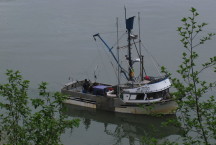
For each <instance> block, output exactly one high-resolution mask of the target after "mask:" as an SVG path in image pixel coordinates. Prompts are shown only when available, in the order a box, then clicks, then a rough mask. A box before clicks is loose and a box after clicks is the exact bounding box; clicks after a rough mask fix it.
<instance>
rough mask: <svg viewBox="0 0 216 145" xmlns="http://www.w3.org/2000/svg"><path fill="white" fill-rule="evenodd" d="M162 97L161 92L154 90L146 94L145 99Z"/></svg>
mask: <svg viewBox="0 0 216 145" xmlns="http://www.w3.org/2000/svg"><path fill="white" fill-rule="evenodd" d="M161 97H163V93H162V92H156V93H149V94H147V99H149V100H152V99H157V98H161Z"/></svg>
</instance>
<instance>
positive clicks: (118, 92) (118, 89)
mask: <svg viewBox="0 0 216 145" xmlns="http://www.w3.org/2000/svg"><path fill="white" fill-rule="evenodd" d="M116 27H117V60H118V85H117V96H118V97H120V95H119V94H120V88H119V85H120V67H119V39H118V37H119V36H118V35H119V34H118V17H117V18H116Z"/></svg>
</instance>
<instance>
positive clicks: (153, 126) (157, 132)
mask: <svg viewBox="0 0 216 145" xmlns="http://www.w3.org/2000/svg"><path fill="white" fill-rule="evenodd" d="M66 107H67V110H68V111H67V114H68V115H70V116H72V117H78V118H80V119H81V123H82V124H83V125H84V126H85V129H86V130H88V129H89V127H90V126H91V123H92V121H95V122H99V123H103V124H104V125H103V126H104V132H105V133H106V134H107V135H109V136H112V137H114V139H115V143H114V144H116V145H118V144H120V143H121V142H122V141H123V140H124V139H125V138H126V139H128V141H129V144H130V145H133V144H136V142H139V143H141V140H142V137H143V136H150V137H156V138H158V139H160V138H164V137H167V136H169V135H173V134H179V133H180V129H178V128H176V127H174V126H168V127H164V126H162V125H161V123H162V122H164V121H166V120H167V119H171V118H175V116H174V115H169V116H162V117H156V116H143V115H131V114H121V113H113V112H107V111H101V110H93V109H88V108H83V107H78V106H74V105H68V104H67V105H66Z"/></svg>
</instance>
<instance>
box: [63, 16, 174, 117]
mask: <svg viewBox="0 0 216 145" xmlns="http://www.w3.org/2000/svg"><path fill="white" fill-rule="evenodd" d="M134 18H135V16H133V17H130V18H126V13H125V23H126V33H127V50H128V52H127V55H125V60H126V61H127V62H128V68H127V69H125V67H123V66H122V64H121V63H120V60H119V49H120V47H119V42H118V41H119V39H118V28H117V56H116V55H115V54H114V53H113V48H111V47H109V45H108V44H107V43H106V42H105V40H104V39H103V38H102V37H101V35H100V34H99V33H97V34H95V35H93V37H94V39H95V40H97V38H98V39H99V40H100V41H101V42H102V43H103V44H104V45H105V46H106V48H107V49H108V51H109V52H110V54H111V56H112V57H113V60H114V61H115V62H116V64H117V67H118V78H117V79H118V83H117V84H115V85H111V84H106V83H101V82H97V81H90V80H87V79H84V80H80V81H71V82H69V83H67V84H65V86H64V87H63V88H62V89H61V91H62V93H63V94H67V95H68V96H69V97H68V99H67V100H66V101H65V103H67V104H73V105H77V106H82V107H88V108H94V109H99V110H107V111H113V112H119V113H130V114H174V113H175V111H176V109H177V107H178V105H177V103H176V101H175V99H174V98H173V97H172V96H171V95H170V92H169V89H170V87H171V82H170V80H169V78H168V76H166V75H165V76H156V77H153V76H151V75H146V74H145V76H144V67H143V66H144V65H143V62H144V61H143V55H142V54H141V48H140V47H139V48H140V51H137V53H138V58H136V59H132V52H131V50H132V46H133V45H136V43H135V41H134V40H135V39H139V41H138V43H139V46H141V45H140V43H141V40H140V32H139V36H138V35H134V34H133V33H132V29H133V23H134ZM138 18H139V14H138ZM138 20H139V19H138ZM139 26H140V25H139ZM135 63H139V64H140V74H139V77H136V76H135V75H134V64H135ZM120 75H123V76H124V77H125V79H126V82H125V83H121V82H120V79H119V77H120Z"/></svg>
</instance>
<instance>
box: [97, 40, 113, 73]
mask: <svg viewBox="0 0 216 145" xmlns="http://www.w3.org/2000/svg"><path fill="white" fill-rule="evenodd" d="M96 45H97V43H96ZM97 48H98V49H99V47H98V45H97ZM103 49H105V48H104V47H103ZM106 50H107V49H105V52H106V53H105V54H106V56H107V57H108V59H109V63H110V64H111V66H112V67H113V70H114V73H115V75H116V77H117V73H116V69H115V67H114V65H113V62H112V61H111V59H110V55H108V53H107V51H106ZM100 56H101V54H100ZM101 58H103V57H102V56H101ZM102 63H103V62H102ZM103 67H104V68H106V67H105V65H104V63H103Z"/></svg>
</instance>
